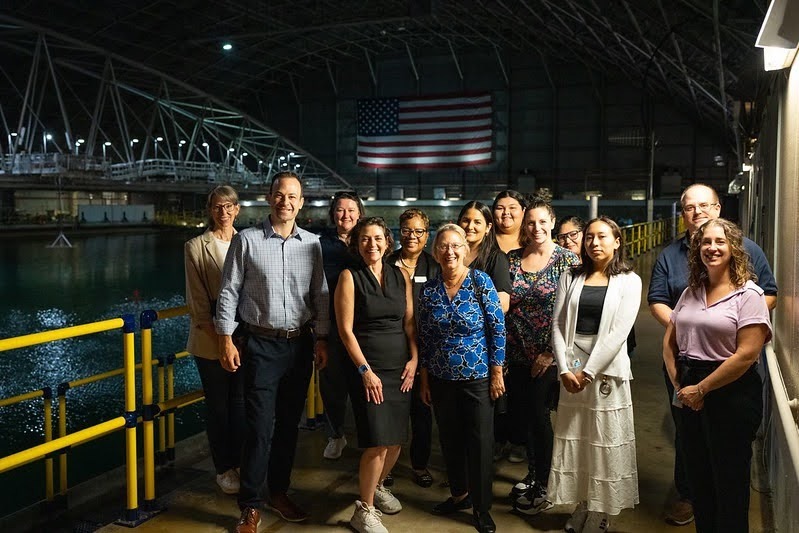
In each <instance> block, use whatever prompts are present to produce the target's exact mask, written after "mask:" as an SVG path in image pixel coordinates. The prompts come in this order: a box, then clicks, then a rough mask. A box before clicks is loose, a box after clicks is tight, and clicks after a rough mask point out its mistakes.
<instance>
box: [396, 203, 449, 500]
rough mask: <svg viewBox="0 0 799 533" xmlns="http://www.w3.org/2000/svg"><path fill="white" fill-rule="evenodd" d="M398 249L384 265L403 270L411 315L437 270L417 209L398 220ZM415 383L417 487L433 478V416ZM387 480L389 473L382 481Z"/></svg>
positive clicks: (423, 218)
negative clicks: (409, 291)
mask: <svg viewBox="0 0 799 533" xmlns="http://www.w3.org/2000/svg"><path fill="white" fill-rule="evenodd" d="M399 224H400V245H401V248H400V249H399V250H396V251H395V252H393V253H391V254H390V255H389V256H388V257H387V258H386V262H387V263H388V264H390V265H395V266H398V267H399V268H400V269H402V270H404V271H405V272H406V273H407V274H408V276H409V278H410V280H411V282H412V284H413V285H412V287H411V288H412V291H413V308H414V315H416V316H418V315H417V313H416V311H417V310H418V308H419V292H420V291H421V289H422V285H424V284H425V282H426V281H427V280H430V279H434V278H435V277H436V276H437V275H438V273H439V272H440V271H441V268H440V267H439V266H438V263H437V262H436V260H435V259H434V258H433V256H432V255H430V254H429V253H427V252H426V251H425V249H424V248H425V245H426V244H427V240H428V238H429V236H430V219H429V218H428V217H427V215H426V214H425V212H424V211H422V210H421V209H416V208H410V209H407V210H405V211H404V212H403V213H402V214H401V215H400V217H399ZM418 381H419V380H416V381H415V382H414V386H413V391H412V395H411V448H410V456H411V468H412V469H413V481H414V482H415V483H416V484H417V485H419V486H420V487H424V488H427V487H430V486H431V485H432V484H433V476H432V475H431V474H430V471H429V470H428V469H427V466H428V463H429V461H430V452H431V444H432V440H433V413H432V410H431V409H430V406H429V405H426V404H425V403H424V402H423V401H422V398H421V397H420V395H419V386H418ZM388 479H391V473H389V475H388V476H387V478H386V480H383V484H384V485H385V484H387V480H388Z"/></svg>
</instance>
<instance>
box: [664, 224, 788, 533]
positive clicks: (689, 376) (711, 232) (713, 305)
mask: <svg viewBox="0 0 799 533" xmlns="http://www.w3.org/2000/svg"><path fill="white" fill-rule="evenodd" d="M688 264H689V277H688V288H687V289H685V292H683V294H682V296H681V297H680V300H679V301H678V302H677V305H676V306H675V308H674V312H673V313H672V315H671V320H670V322H669V324H668V326H667V328H666V334H665V336H664V338H663V360H664V362H665V363H666V371H667V372H668V375H669V379H670V380H671V382H672V383H673V384H674V390H675V395H674V399H673V403H674V404H675V406H677V407H679V408H680V409H679V416H680V421H681V424H682V442H681V445H682V453H683V454H684V458H685V466H686V473H687V474H688V482H689V485H690V486H691V491H692V494H693V495H694V501H693V504H694V516H695V517H696V530H697V531H698V532H699V533H718V532H722V531H723V532H725V533H727V532H746V531H748V530H749V468H750V464H751V460H752V442H753V441H754V438H755V433H756V432H757V428H758V426H759V425H760V421H761V418H762V415H763V404H762V401H761V394H762V383H761V380H760V376H759V375H758V373H757V370H756V365H757V359H758V356H759V355H760V350H761V349H762V348H763V344H765V343H766V342H768V341H769V340H770V339H771V335H772V330H771V321H770V320H769V314H768V307H767V305H766V299H765V296H764V293H763V289H761V288H760V287H758V286H757V285H755V280H754V275H753V274H752V271H751V269H750V268H751V267H750V266H749V256H748V254H747V253H746V250H745V249H744V244H743V235H742V234H741V230H740V229H739V228H738V227H737V226H736V225H735V224H733V223H732V222H729V221H727V220H724V219H721V218H718V219H716V220H710V221H708V222H705V223H704V224H703V225H702V226H700V227H699V229H697V230H696V233H694V235H693V237H692V238H691V244H690V249H689V252H688Z"/></svg>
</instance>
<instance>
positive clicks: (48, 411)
mask: <svg viewBox="0 0 799 533" xmlns="http://www.w3.org/2000/svg"><path fill="white" fill-rule="evenodd" d="M42 392H44V442H50V441H52V440H53V389H51V388H50V387H45V388H44V389H42ZM44 485H45V488H44V492H45V497H46V498H47V501H48V502H51V501H53V498H54V497H55V487H54V485H55V483H54V481H53V458H52V457H48V458H47V459H45V460H44Z"/></svg>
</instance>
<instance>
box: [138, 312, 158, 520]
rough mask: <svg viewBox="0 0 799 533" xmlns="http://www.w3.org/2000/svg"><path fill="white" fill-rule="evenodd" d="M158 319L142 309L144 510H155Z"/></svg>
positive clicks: (140, 320)
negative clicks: (155, 332)
mask: <svg viewBox="0 0 799 533" xmlns="http://www.w3.org/2000/svg"><path fill="white" fill-rule="evenodd" d="M156 320H158V315H157V314H156V313H155V311H153V310H151V309H148V310H146V311H142V313H141V316H140V317H139V324H140V325H141V403H142V434H143V440H142V446H143V448H144V505H143V507H144V510H145V511H148V512H149V511H154V510H156V507H157V506H156V503H155V434H154V428H153V419H154V418H155V415H156V414H157V408H156V406H155V405H154V403H153V322H154V321H156Z"/></svg>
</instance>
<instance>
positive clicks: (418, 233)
mask: <svg viewBox="0 0 799 533" xmlns="http://www.w3.org/2000/svg"><path fill="white" fill-rule="evenodd" d="M426 233H427V230H426V229H422V228H416V229H414V228H400V235H402V236H403V237H410V236H411V235H413V236H414V237H416V238H417V239H421V238H422V237H423V236H424V235H425V234H426Z"/></svg>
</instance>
